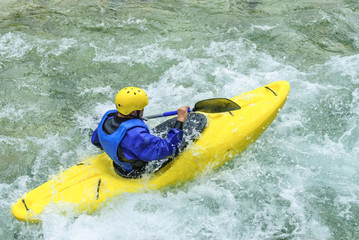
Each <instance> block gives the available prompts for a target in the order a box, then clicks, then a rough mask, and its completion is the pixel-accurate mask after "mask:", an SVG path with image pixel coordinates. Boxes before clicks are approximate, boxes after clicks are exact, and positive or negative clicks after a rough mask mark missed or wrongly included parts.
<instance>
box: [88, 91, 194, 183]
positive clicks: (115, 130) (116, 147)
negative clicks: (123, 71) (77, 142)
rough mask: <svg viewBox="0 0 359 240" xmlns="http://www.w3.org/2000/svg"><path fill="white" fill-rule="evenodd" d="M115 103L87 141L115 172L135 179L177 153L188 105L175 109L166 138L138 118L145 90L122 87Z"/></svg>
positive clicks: (141, 113) (143, 101)
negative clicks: (98, 151) (101, 151)
mask: <svg viewBox="0 0 359 240" xmlns="http://www.w3.org/2000/svg"><path fill="white" fill-rule="evenodd" d="M115 104H116V110H110V111H108V112H106V113H105V115H104V116H103V117H102V120H101V122H100V123H99V125H98V127H97V129H96V130H95V131H94V132H93V134H92V137H91V142H92V144H94V145H95V146H97V147H99V148H101V149H103V150H105V152H106V153H107V155H108V156H109V157H110V158H111V159H112V160H113V165H114V168H115V170H116V172H117V173H118V174H119V175H121V176H123V177H126V178H139V177H141V176H142V175H143V174H144V173H145V172H151V171H155V170H157V169H159V168H161V167H163V166H164V165H165V164H167V163H168V162H169V161H170V160H168V158H173V157H175V156H177V154H178V145H179V144H180V143H181V141H182V138H183V131H182V130H183V124H184V122H185V121H186V119H187V115H188V108H189V106H183V107H180V108H178V109H177V111H178V116H177V121H176V123H175V125H174V126H173V128H172V129H171V130H170V131H169V132H168V134H167V138H160V137H157V136H154V135H152V134H151V133H150V131H149V128H148V127H147V125H146V124H145V123H144V122H143V120H142V116H143V112H144V108H145V106H147V104H148V98H147V95H146V93H145V91H143V90H142V89H140V88H137V87H126V88H123V89H121V90H120V91H119V92H118V93H117V95H116V97H115ZM149 166H151V167H149ZM149 168H151V169H149Z"/></svg>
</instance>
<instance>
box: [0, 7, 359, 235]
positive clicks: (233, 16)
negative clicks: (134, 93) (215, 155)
mask: <svg viewBox="0 0 359 240" xmlns="http://www.w3.org/2000/svg"><path fill="white" fill-rule="evenodd" d="M0 6H1V9H2V11H1V12H0V20H1V21H0V80H1V86H0V93H1V98H0V105H1V112H0V122H1V128H0V153H1V156H0V171H1V174H0V239H90V240H91V239H94V240H95V239H246V240H247V239H273V240H274V239H313V240H314V239H318V240H319V239H358V238H359V226H358V224H359V223H358V222H359V174H358V169H359V116H358V115H359V68H358V66H359V3H358V2H357V1H351V0H339V1H334V0H329V1H319V0H315V1H311V2H308V1H295V2H294V1H290V0H285V1H279V0H270V1H261V0H257V1H252V0H248V1H238V0H237V1H214V0H208V1H189V0H185V1H117V0H109V1H106V0H87V1H83V0H73V1H69V0H49V1H41V0H32V1H21V0H5V1H1V3H0ZM278 80H286V81H288V82H289V83H290V84H291V92H290V94H289V97H288V100H287V102H286V104H285V105H284V108H283V109H282V111H281V112H280V113H279V115H278V117H277V119H276V120H275V121H274V122H273V124H272V125H271V126H270V127H269V128H268V129H267V130H266V132H265V133H264V134H263V135H262V136H261V137H260V138H259V139H258V140H257V141H256V142H255V143H253V144H252V145H251V146H250V147H249V148H247V150H246V151H244V152H243V153H241V154H239V155H237V156H235V157H234V158H233V159H232V160H231V161H229V162H228V163H227V164H225V165H224V166H222V167H220V168H218V169H216V170H215V171H211V172H208V173H206V174H204V175H202V176H199V177H198V178H196V179H194V180H193V181H190V182H188V183H186V184H184V185H180V186H173V187H170V188H166V189H163V190H161V191H150V192H146V193H139V194H125V195H122V196H120V197H115V198H113V199H111V200H110V201H108V202H107V204H106V205H105V206H104V207H103V208H101V209H100V210H98V211H97V212H95V213H93V214H82V215H80V216H74V215H72V214H71V211H70V210H69V211H67V213H66V214H63V213H62V212H59V211H56V209H52V210H49V211H46V212H45V213H44V214H43V216H42V217H43V221H42V222H41V223H39V224H29V223H24V222H20V221H17V220H16V219H15V218H14V217H13V215H12V214H11V211H10V207H11V205H12V204H13V203H14V202H15V201H16V200H17V199H18V198H20V197H21V196H22V195H23V194H24V193H26V192H28V191H30V190H31V189H33V188H35V187H37V186H39V185H40V184H42V183H44V182H45V181H47V180H49V179H50V178H51V177H52V176H54V175H56V174H57V173H59V172H61V171H63V170H65V169H67V168H69V167H71V166H73V165H75V164H76V163H77V162H79V161H80V160H85V159H87V158H89V157H90V156H93V155H95V154H98V153H100V151H99V150H98V149H96V148H95V147H94V146H92V145H91V143H90V138H89V134H90V132H91V131H90V129H94V128H95V127H96V126H97V123H98V122H99V120H100V117H101V116H102V115H103V114H104V113H105V112H106V111H107V110H109V109H113V108H114V104H113V100H114V96H115V94H116V93H117V91H118V90H119V89H121V88H123V87H125V86H129V85H133V86H138V87H141V88H143V89H144V90H145V91H146V92H147V94H148V96H149V101H150V103H149V105H148V106H147V107H146V110H145V114H146V113H147V114H148V115H150V114H156V113H162V112H165V111H171V110H175V109H177V107H179V106H181V105H190V106H193V105H194V103H195V102H197V101H200V100H202V99H206V98H212V97H226V98H230V97H233V96H236V95H238V94H239V93H241V92H243V93H244V92H247V91H249V90H253V89H255V88H257V87H260V86H263V85H265V84H268V83H271V82H274V81H278ZM160 122H161V120H151V121H149V122H148V123H149V125H150V126H152V127H154V126H156V125H157V124H158V123H160Z"/></svg>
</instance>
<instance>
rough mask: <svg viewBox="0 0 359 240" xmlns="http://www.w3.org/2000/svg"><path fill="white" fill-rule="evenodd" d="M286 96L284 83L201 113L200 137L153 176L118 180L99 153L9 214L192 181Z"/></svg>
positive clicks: (96, 203) (82, 207) (87, 206)
mask: <svg viewBox="0 0 359 240" xmlns="http://www.w3.org/2000/svg"><path fill="white" fill-rule="evenodd" d="M288 93H289V83H288V82H286V81H279V82H274V83H272V84H269V85H266V86H264V87H260V88H258V89H256V90H253V91H250V92H248V93H243V94H241V95H238V96H236V97H234V98H232V99H231V100H232V101H234V102H236V103H237V104H238V105H239V106H240V107H241V109H239V110H235V111H231V112H225V113H210V114H209V113H206V114H205V115H206V117H207V121H208V123H207V125H208V126H207V127H206V128H205V129H204V131H203V132H202V133H201V135H200V137H199V138H198V139H197V140H196V141H194V142H193V143H190V144H189V145H188V147H187V148H185V149H184V150H183V151H182V152H181V153H180V154H179V156H177V157H176V158H175V159H174V160H173V161H171V162H170V163H169V164H167V165H166V166H165V167H164V168H162V169H161V170H159V171H158V172H156V173H154V174H152V175H148V176H144V177H143V178H140V179H125V178H122V177H120V176H118V175H117V174H116V173H115V171H114V169H113V165H112V160H111V159H110V158H109V157H108V156H107V155H106V153H102V154H100V155H97V156H94V157H92V158H90V159H88V160H86V161H83V162H80V163H78V164H77V165H75V166H73V167H72V168H70V169H68V170H66V171H64V172H63V173H61V174H59V175H58V176H56V177H54V178H53V179H51V180H49V181H48V182H46V183H44V184H42V185H41V186H39V187H37V188H35V189H34V190H32V191H30V192H28V193H27V194H25V195H24V196H22V197H21V198H20V199H19V200H18V201H17V202H16V203H15V204H14V205H13V206H12V213H13V215H14V216H15V217H16V218H17V219H18V220H21V221H32V222H36V221H40V219H41V216H40V214H41V213H42V212H43V210H44V208H45V207H46V206H48V205H50V204H56V205H59V206H60V205H61V207H63V208H66V207H68V208H70V209H72V210H73V211H75V212H76V213H82V212H86V213H91V212H93V211H96V210H97V209H98V208H99V207H100V206H101V205H103V204H104V203H105V202H106V200H108V199H110V198H113V197H115V196H119V195H121V194H122V193H135V192H143V191H149V190H155V189H161V188H163V187H166V186H169V185H174V184H178V183H183V182H186V181H188V180H190V179H193V178H194V177H195V176H196V175H197V174H201V173H202V172H204V171H207V170H210V169H214V168H216V167H218V166H220V165H222V164H223V163H225V162H226V161H228V160H230V159H231V158H232V157H233V156H235V155H236V154H238V153H240V152H242V151H243V150H244V149H245V148H246V147H247V146H248V145H249V144H251V143H253V142H254V141H255V140H256V139H257V138H258V137H259V136H260V135H261V134H262V133H263V132H264V131H265V129H266V128H267V127H268V126H269V125H270V124H271V123H272V121H273V120H274V119H275V117H276V116H277V114H278V112H279V110H280V109H281V108H282V106H283V105H284V103H285V101H286V98H287V95H288ZM62 205H63V206H62Z"/></svg>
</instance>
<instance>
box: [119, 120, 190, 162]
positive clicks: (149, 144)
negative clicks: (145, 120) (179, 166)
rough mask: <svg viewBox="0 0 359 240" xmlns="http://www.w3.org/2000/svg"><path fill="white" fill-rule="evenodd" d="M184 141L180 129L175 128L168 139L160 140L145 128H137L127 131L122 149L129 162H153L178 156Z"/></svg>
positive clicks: (169, 133)
mask: <svg viewBox="0 0 359 240" xmlns="http://www.w3.org/2000/svg"><path fill="white" fill-rule="evenodd" d="M182 139H183V132H182V131H181V130H179V129H175V128H173V129H171V130H170V131H169V132H168V135H167V138H160V137H157V136H154V135H152V134H150V133H149V132H148V130H147V129H145V128H142V127H136V128H133V129H131V130H129V131H127V133H126V135H125V137H124V138H123V140H122V142H121V148H122V151H123V153H124V155H125V157H126V158H127V159H129V160H132V159H140V160H142V161H153V160H159V159H164V158H168V157H174V156H177V154H178V145H179V144H180V143H181V142H182Z"/></svg>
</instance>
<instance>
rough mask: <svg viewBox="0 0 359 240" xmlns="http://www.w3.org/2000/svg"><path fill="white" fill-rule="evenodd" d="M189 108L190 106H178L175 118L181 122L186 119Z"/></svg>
mask: <svg viewBox="0 0 359 240" xmlns="http://www.w3.org/2000/svg"><path fill="white" fill-rule="evenodd" d="M189 108H190V107H189V106H183V107H180V108H178V109H177V114H178V116H177V120H178V121H181V122H184V121H186V119H187V116H188V109H189Z"/></svg>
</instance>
